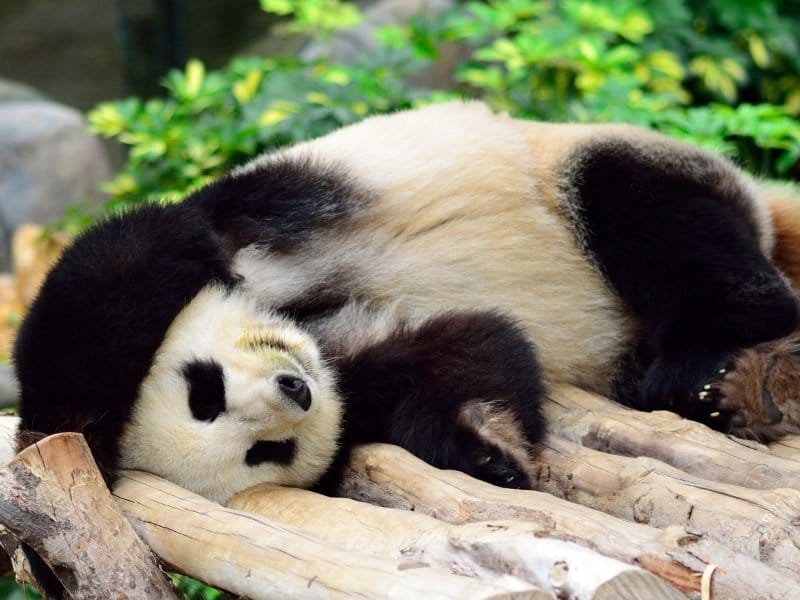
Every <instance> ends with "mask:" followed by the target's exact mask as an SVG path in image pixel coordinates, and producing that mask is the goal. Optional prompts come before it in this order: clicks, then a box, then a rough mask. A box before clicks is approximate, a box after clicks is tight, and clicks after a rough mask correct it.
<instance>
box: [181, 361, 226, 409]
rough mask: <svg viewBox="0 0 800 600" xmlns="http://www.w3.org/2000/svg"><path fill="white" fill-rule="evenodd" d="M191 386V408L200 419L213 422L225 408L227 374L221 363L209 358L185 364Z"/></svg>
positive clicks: (184, 373) (186, 376) (187, 379)
mask: <svg viewBox="0 0 800 600" xmlns="http://www.w3.org/2000/svg"><path fill="white" fill-rule="evenodd" d="M183 376H184V377H185V378H186V383H187V385H188V386H189V410H191V411H192V416H193V417H194V418H195V419H197V420H198V421H208V422H209V423H211V422H213V421H214V420H215V419H216V418H217V417H218V416H219V414H220V413H221V412H223V411H224V410H225V374H224V373H223V371H222V367H221V366H220V365H219V363H217V362H214V361H209V360H203V361H194V362H191V363H188V364H186V365H184V367H183Z"/></svg>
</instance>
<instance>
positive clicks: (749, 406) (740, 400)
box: [711, 331, 800, 442]
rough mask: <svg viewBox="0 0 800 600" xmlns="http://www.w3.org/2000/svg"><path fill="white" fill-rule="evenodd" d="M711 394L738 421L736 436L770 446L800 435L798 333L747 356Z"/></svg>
mask: <svg viewBox="0 0 800 600" xmlns="http://www.w3.org/2000/svg"><path fill="white" fill-rule="evenodd" d="M711 388H712V390H711V391H712V392H713V394H715V395H716V394H718V395H719V397H721V399H720V400H719V402H718V407H719V409H720V410H722V411H725V412H730V413H733V415H734V416H733V418H732V420H731V427H730V432H731V433H732V434H734V435H736V436H738V437H744V438H750V439H757V440H760V441H762V442H768V441H771V440H774V439H777V438H779V437H781V436H783V435H786V434H788V433H800V331H798V332H795V333H793V334H792V335H790V336H787V337H785V338H781V339H779V340H774V341H771V342H766V343H764V344H759V345H758V346H755V347H753V348H749V349H747V350H744V351H743V352H741V353H740V354H739V355H738V356H737V357H736V358H735V359H734V361H733V365H732V368H730V369H728V370H727V372H726V373H725V374H724V377H721V378H720V379H719V380H718V381H716V382H714V383H712V384H711Z"/></svg>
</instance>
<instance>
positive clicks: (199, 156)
mask: <svg viewBox="0 0 800 600" xmlns="http://www.w3.org/2000/svg"><path fill="white" fill-rule="evenodd" d="M411 68H412V67H411V62H410V61H408V60H406V57H401V56H394V57H386V58H384V57H383V56H381V53H376V55H375V56H374V57H371V58H370V59H369V60H367V61H365V62H362V63H359V64H356V65H347V66H340V65H331V64H328V63H326V62H324V61H316V62H313V63H303V62H300V61H297V60H295V59H261V58H243V59H237V60H234V61H233V62H232V63H231V64H230V66H228V67H227V68H225V69H223V70H220V71H216V72H210V73H209V72H206V71H205V68H204V66H203V64H202V63H200V62H199V61H196V60H192V61H189V63H188V64H187V66H186V69H185V70H184V71H173V72H172V73H170V74H169V76H168V77H167V78H166V81H165V86H166V89H167V91H168V95H167V97H166V98H164V99H160V98H158V99H151V100H146V101H143V100H140V99H138V98H129V99H127V100H122V101H117V102H108V103H104V104H101V105H99V106H98V107H96V108H95V109H94V110H93V111H91V112H90V114H89V123H90V128H91V130H92V131H93V132H95V133H98V134H101V135H104V136H107V137H112V138H117V139H118V140H119V141H121V142H122V143H124V144H126V145H128V146H129V147H130V152H129V155H128V161H127V163H126V165H125V167H124V169H123V170H122V171H121V172H120V173H119V174H117V175H116V176H115V177H114V178H113V179H112V180H111V181H109V182H108V183H107V184H106V185H105V188H104V189H105V191H107V192H108V193H109V194H110V195H111V197H112V200H111V201H110V202H109V203H108V205H107V206H106V210H112V211H114V210H121V209H124V208H126V207H127V206H129V205H130V204H131V203H135V202H140V201H142V200H144V199H152V198H158V199H160V200H161V201H166V202H169V201H174V200H177V199H179V198H181V197H183V196H184V195H185V194H186V193H188V192H190V191H191V190H193V189H195V188H197V187H198V186H201V185H203V184H204V183H206V182H208V181H210V180H211V179H213V178H215V177H218V176H219V175H220V174H221V173H223V172H224V171H225V170H227V169H229V168H230V167H231V166H232V165H236V164H239V163H241V162H244V161H245V160H246V159H248V158H250V157H252V156H253V155H254V154H256V153H257V152H260V151H262V150H264V149H267V148H275V147H278V146H282V145H285V144H289V143H292V142H297V141H301V140H304V139H308V138H312V137H315V136H319V135H322V134H324V133H327V132H329V131H331V130H333V129H336V128H338V127H341V126H342V125H347V124H349V123H353V122H355V121H358V120H359V119H361V118H362V117H364V116H365V115H368V114H371V113H375V112H385V111H388V110H392V109H396V108H401V107H406V106H409V104H410V102H411V101H412V99H413V98H414V97H415V93H414V91H413V90H411V89H410V88H409V87H408V86H407V85H406V83H405V82H404V79H403V77H404V75H405V74H407V73H408V72H409V71H410V69H411ZM73 217H74V215H73Z"/></svg>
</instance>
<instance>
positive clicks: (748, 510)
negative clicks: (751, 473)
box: [537, 436, 800, 576]
mask: <svg viewBox="0 0 800 600" xmlns="http://www.w3.org/2000/svg"><path fill="white" fill-rule="evenodd" d="M537 462H539V464H540V471H539V479H538V482H537V488H538V489H540V490H542V491H545V492H549V493H551V494H554V495H556V496H559V497H562V498H565V499H567V500H570V501H572V502H577V503H578V504H582V505H584V506H588V507H590V508H595V509H597V510H601V511H603V512H606V513H609V514H611V515H614V516H616V517H621V518H623V519H628V520H631V521H636V522H637V523H645V524H649V525H653V526H655V527H662V528H663V527H667V526H669V525H680V526H682V527H684V528H685V529H686V530H687V531H697V532H702V534H703V535H704V536H707V537H709V538H710V539H712V540H716V541H718V542H721V543H722V544H724V545H725V546H727V547H728V548H730V549H731V550H733V551H734V552H739V553H741V554H744V555H746V556H750V557H751V558H756V559H759V560H761V561H763V562H765V563H766V564H768V565H770V566H772V567H775V568H776V569H780V570H783V571H784V572H786V573H787V574H789V575H793V576H799V575H800V527H798V525H800V490H790V489H786V488H784V489H777V490H751V489H748V488H743V487H739V486H734V485H729V484H725V483H719V482H715V481H708V480H705V479H700V478H698V477H694V476H692V475H688V474H686V473H684V472H683V471H680V470H678V469H676V468H674V467H671V466H669V465H667V464H664V463H662V462H660V461H657V460H654V459H652V458H628V457H624V456H615V455H613V454H605V453H603V452H598V451H597V450H592V449H590V448H583V447H581V446H578V445H576V444H573V443H572V442H569V441H567V440H563V439H560V438H557V437H555V436H549V437H548V438H547V439H546V441H545V442H544V444H543V448H542V451H541V453H540V455H539V456H538V457H537Z"/></svg>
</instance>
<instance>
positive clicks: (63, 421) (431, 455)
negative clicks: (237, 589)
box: [13, 102, 800, 501]
mask: <svg viewBox="0 0 800 600" xmlns="http://www.w3.org/2000/svg"><path fill="white" fill-rule="evenodd" d="M773 192H774V190H769V189H767V188H765V187H764V186H763V185H761V184H759V183H758V182H756V181H754V180H753V179H752V178H750V177H748V176H746V175H745V174H743V173H742V172H740V171H739V170H738V169H737V168H736V167H734V166H733V165H732V163H730V162H728V161H727V160H724V159H722V158H720V157H717V156H715V155H713V154H710V153H708V152H706V151H703V150H700V149H697V148H695V147H692V146H689V145H685V144H683V143H679V142H677V141H674V140H671V139H668V138H666V137H663V136H661V135H658V134H656V133H653V132H649V131H646V130H643V129H639V128H636V127H631V126H625V125H613V124H607V125H583V124H547V123H538V122H528V121H522V120H515V119H512V118H510V117H508V116H506V115H503V114H495V113H493V112H492V111H491V110H490V109H489V108H487V107H486V106H485V105H483V104H481V103H477V102H454V103H444V104H438V105H432V106H428V107H424V108H420V109H415V110H408V111H404V112H397V113H394V114H390V115H385V116H375V117H370V118H368V119H366V120H364V121H362V122H360V123H357V124H354V125H351V126H348V127H345V128H343V129H340V130H338V131H336V132H334V133H331V134H329V135H326V136H324V137H322V138H319V139H315V140H312V141H308V142H305V143H300V144H298V145H295V146H293V147H290V148H288V149H283V150H278V151H274V152H269V153H267V154H264V155H262V156H259V157H257V158H255V159H254V160H253V161H252V162H250V163H248V164H246V165H244V166H242V167H240V168H237V169H235V170H234V171H233V172H231V173H230V174H229V175H227V176H224V177H222V178H221V179H219V180H217V181H216V182H214V183H211V184H210V185H207V186H206V187H204V188H202V189H200V190H199V191H197V192H195V193H193V194H191V195H189V197H188V198H186V199H185V200H184V201H183V202H181V203H177V204H159V203H157V204H151V205H148V206H144V207H142V208H140V209H137V210H132V211H130V212H127V213H125V214H123V215H121V216H112V217H109V218H106V219H105V220H103V221H102V222H100V223H98V224H97V225H95V226H93V227H92V228H90V229H89V230H88V231H86V232H85V233H84V234H83V235H81V236H80V237H78V238H77V239H76V240H75V241H74V243H73V244H72V245H71V247H70V248H68V249H67V250H66V252H65V253H64V254H63V257H62V258H61V259H60V261H59V262H58V263H57V264H56V265H55V266H54V268H53V269H52V270H51V272H50V273H49V275H48V277H47V279H46V281H45V283H44V285H43V287H42V288H41V291H40V293H39V295H38V297H37V298H36V300H35V302H34V303H33V305H32V306H31V308H30V311H29V312H28V314H27V316H26V317H25V320H24V322H23V324H22V327H21V329H20V331H19V334H18V339H17V341H16V346H15V350H14V356H13V360H14V364H15V367H16V370H17V374H18V378H19V382H20V389H21V403H20V416H21V422H22V426H21V430H20V433H19V436H18V437H19V445H20V447H24V446H26V445H28V444H30V443H32V442H33V441H35V440H36V439H38V438H39V437H40V436H42V435H45V434H50V433H53V432H57V431H65V430H74V431H80V432H82V433H83V434H84V435H85V436H86V439H87V441H88V443H89V445H90V447H91V448H92V450H93V452H94V454H95V457H96V459H97V462H98V464H99V466H100V467H101V470H102V471H103V473H104V475H105V476H106V477H107V478H108V480H109V482H113V480H114V477H115V474H116V473H117V471H118V470H119V469H143V470H147V471H151V472H153V473H155V474H158V475H161V476H163V477H166V478H168V479H170V480H172V481H174V482H176V483H178V484H180V485H183V486H184V487H186V488H188V489H191V490H194V491H196V492H198V493H200V494H203V495H205V496H207V497H208V498H211V499H214V500H218V501H225V500H226V499H227V498H229V497H230V496H231V495H233V494H234V493H236V492H237V491H239V490H241V489H243V488H246V487H249V486H251V485H253V484H255V483H259V482H263V481H271V482H276V483H280V484H285V485H297V486H304V487H311V488H314V489H319V490H321V491H328V492H330V491H331V490H335V488H336V484H337V481H338V477H339V476H340V474H341V471H342V466H343V464H344V463H345V458H346V453H347V449H348V448H349V447H351V446H352V445H353V444H356V443H361V442H369V441H383V442H390V443H395V444H399V445H401V446H403V447H405V448H407V449H409V450H410V451H411V452H413V453H415V454H416V455H418V456H419V457H421V458H422V459H424V460H426V461H428V462H430V463H431V464H433V465H435V466H438V467H441V468H454V469H460V470H462V471H464V472H466V473H468V474H471V475H474V476H476V477H479V478H481V479H484V480H486V481H489V482H492V483H495V484H498V485H503V486H508V487H527V486H528V485H529V484H530V481H529V479H528V476H527V473H528V471H527V470H526V468H527V467H526V462H527V461H528V459H529V457H530V455H531V453H532V452H535V448H536V445H537V443H538V442H539V441H540V440H541V437H542V435H543V432H544V431H545V429H546V427H545V423H544V422H543V418H542V415H541V412H540V402H541V399H542V397H543V396H544V395H545V394H546V393H547V389H548V386H549V385H552V384H553V383H569V384H574V385H576V386H581V387H583V388H585V389H588V390H593V391H595V392H598V393H601V394H605V395H608V396H610V397H612V398H614V399H616V400H618V401H620V402H623V403H625V404H627V405H629V406H632V407H635V408H639V409H645V410H652V409H661V408H668V409H670V410H674V411H676V412H678V413H680V414H682V415H684V416H686V417H689V418H694V419H697V420H700V421H703V422H705V423H707V424H709V425H711V426H712V427H714V428H716V429H719V430H721V431H725V432H731V433H733V434H737V435H742V436H747V437H757V438H760V439H769V438H771V437H775V436H778V435H781V434H783V433H787V432H789V431H796V430H797V425H798V423H800V419H798V418H797V413H796V410H797V408H796V406H795V404H794V402H795V400H794V395H795V394H796V392H797V391H798V389H800V382H797V384H798V387H796V388H793V387H792V386H793V381H794V380H793V379H792V377H794V375H793V373H794V370H793V368H792V365H793V363H792V361H794V360H795V359H796V356H797V351H798V348H800V341H797V340H796V339H795V338H796V337H797V334H796V333H795V332H796V330H797V328H798V301H797V295H796V291H795V287H794V286H795V283H796V282H797V273H798V272H800V258H799V257H798V256H797V254H796V252H794V251H793V250H792V249H793V248H800V245H798V243H797V241H798V235H800V231H798V230H793V229H792V225H793V224H795V223H796V221H797V220H798V216H797V215H798V214H800V212H798V211H797V210H796V209H795V208H794V206H793V205H792V203H791V201H788V200H786V198H785V197H784V196H783V195H781V194H775V193H773ZM781 249H782V250H781ZM779 250H781V251H780V252H779ZM799 339H800V338H799ZM765 345H766V346H765ZM767 356H769V357H770V358H769V359H768V360H767V359H764V357H767ZM770 361H771V366H770V365H768V364H767V363H769V362H770ZM775 364H778V365H779V367H780V368H778V369H774V368H773V367H774V366H775ZM768 366H769V368H767V367H768ZM748 369H749V371H748ZM779 373H780V374H781V375H780V377H777V374H779ZM773 375H775V376H776V377H777V379H776V381H777V383H776V384H775V385H773V384H772V383H771V381H772V379H770V377H772V376H773ZM737 377H738V378H739V379H737ZM754 381H755V382H756V385H755V386H753V385H752V383H753V382H754ZM787 382H788V383H787ZM776 386H777V387H776ZM781 386H783V387H781Z"/></svg>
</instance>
